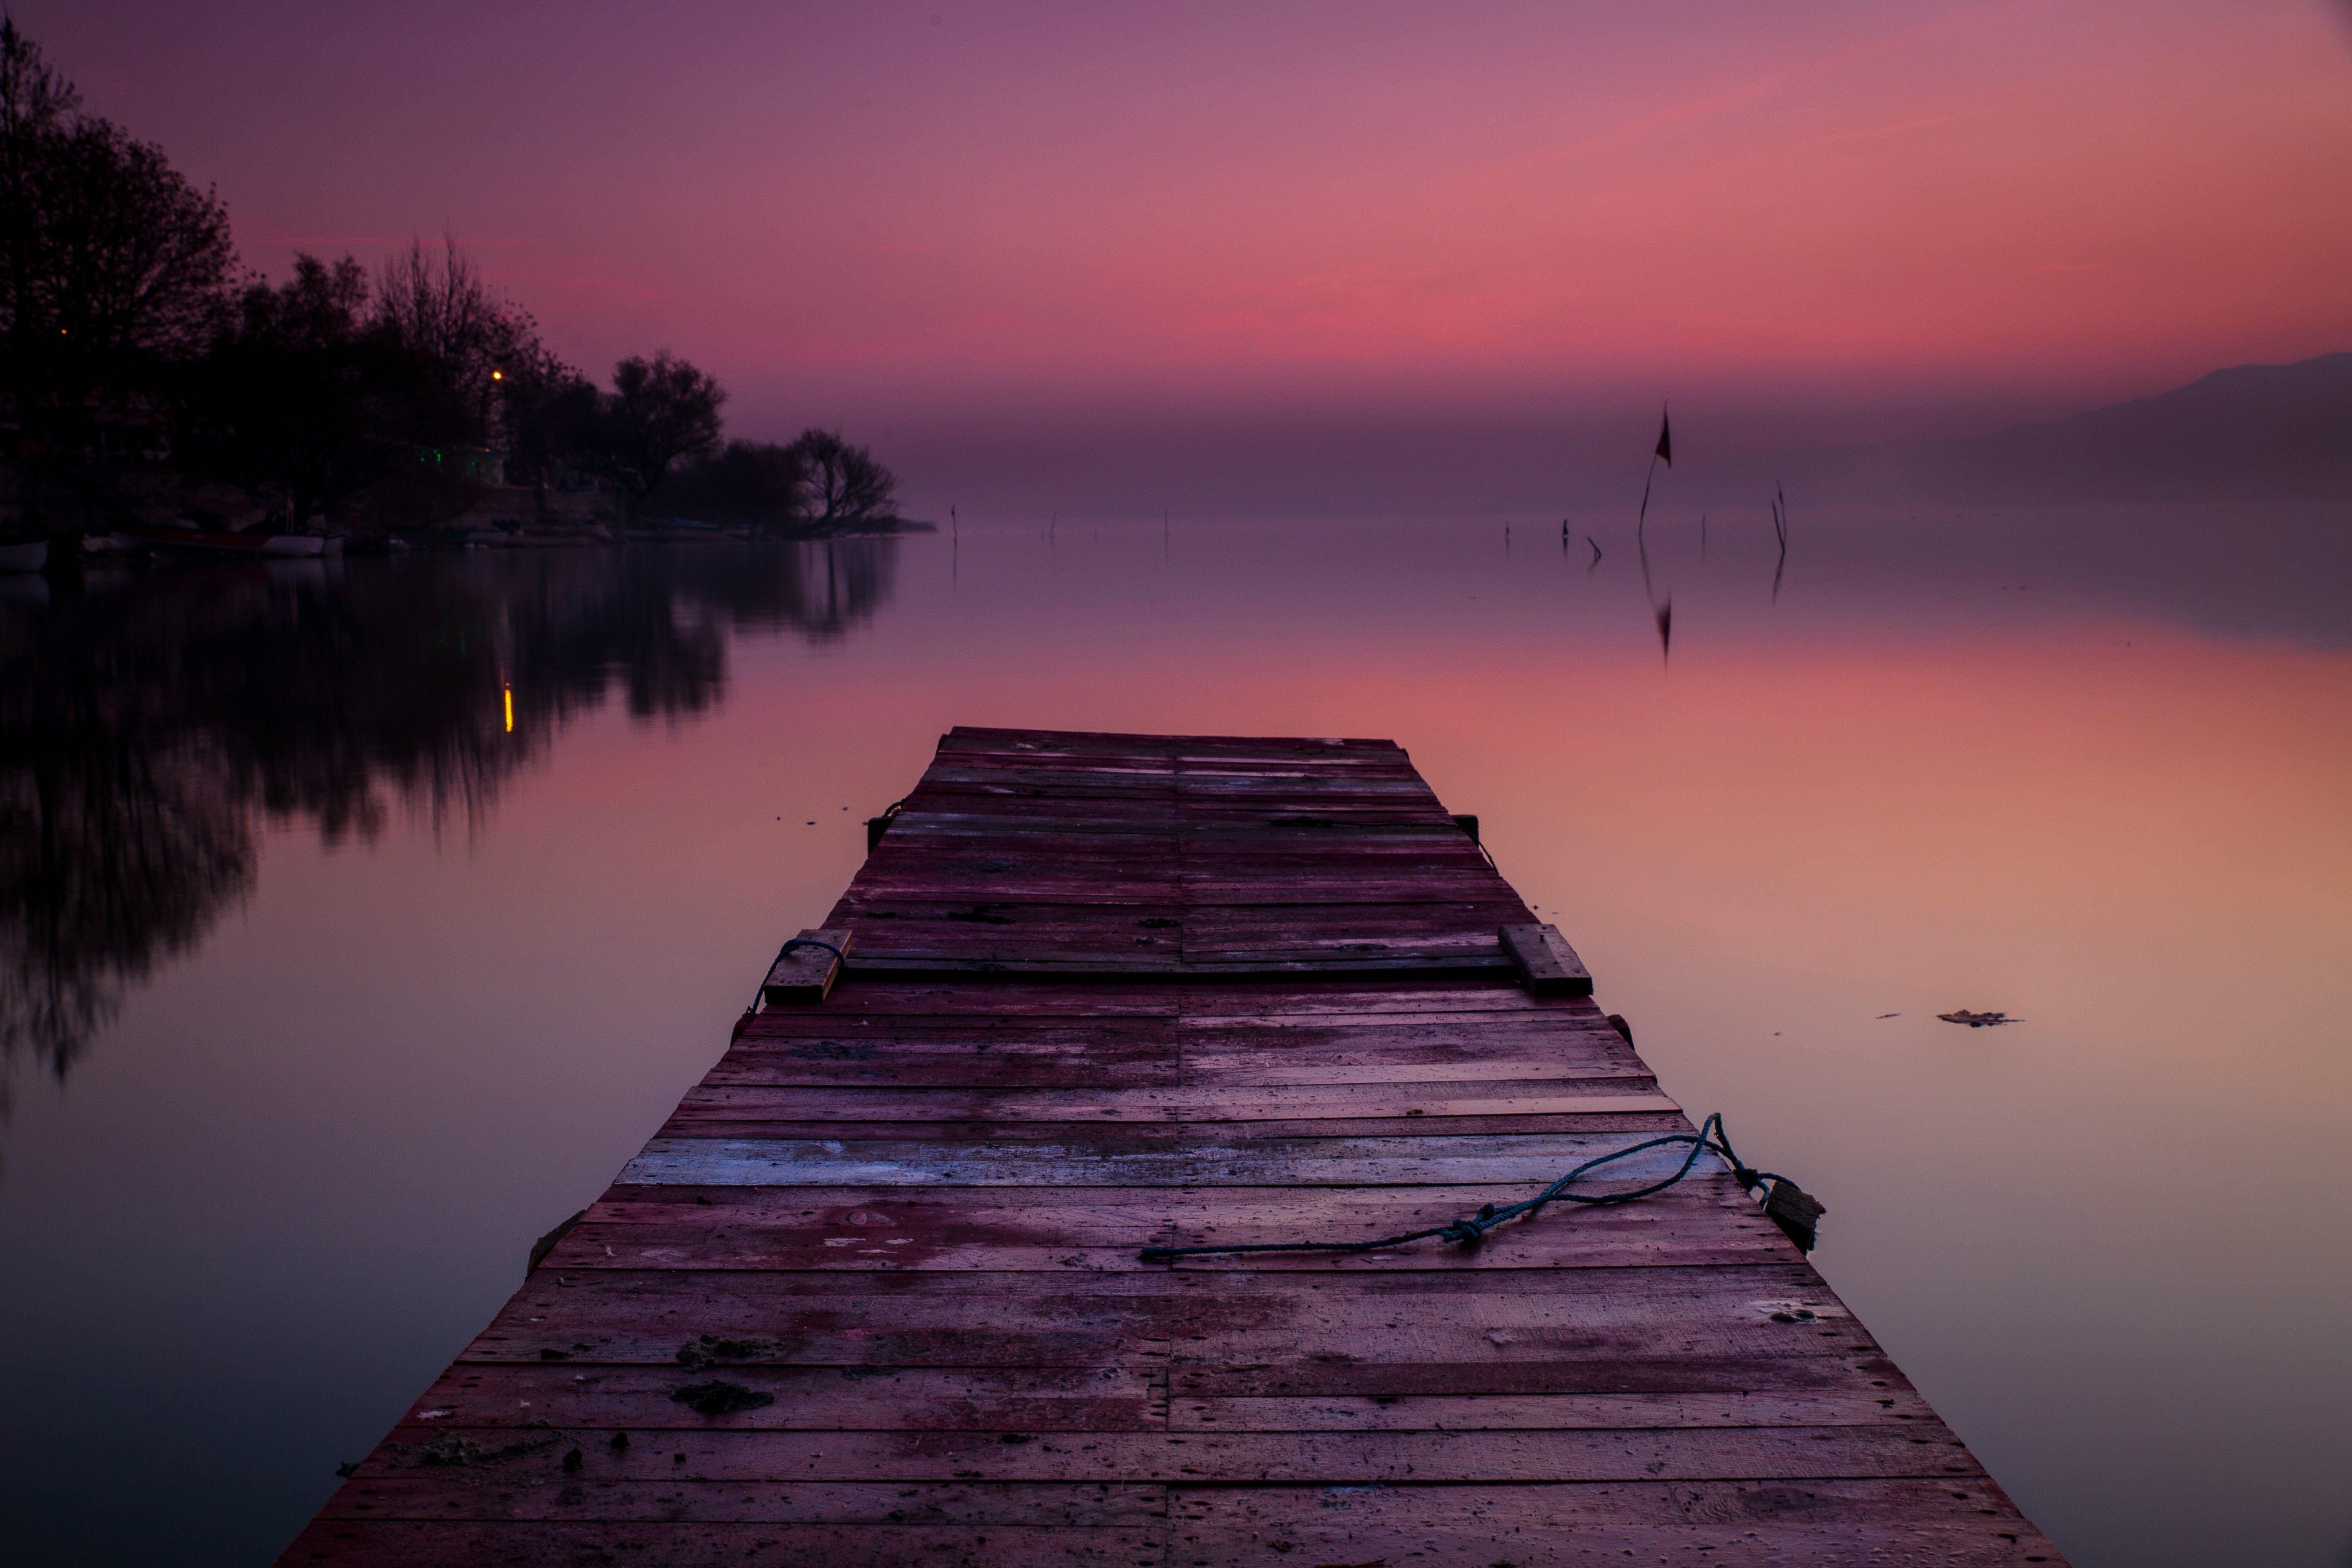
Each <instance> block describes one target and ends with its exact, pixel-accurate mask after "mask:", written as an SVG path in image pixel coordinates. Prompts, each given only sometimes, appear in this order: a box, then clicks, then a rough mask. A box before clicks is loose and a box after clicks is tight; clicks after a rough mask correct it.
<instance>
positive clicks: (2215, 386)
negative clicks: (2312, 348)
mask: <svg viewBox="0 0 2352 1568" xmlns="http://www.w3.org/2000/svg"><path fill="white" fill-rule="evenodd" d="M1892 456H1893V457H1894V459H1895V460H1894V461H1893V463H1892V464H1890V465H1889V466H1888V467H1889V468H1890V469H1891V470H1892V471H1891V473H1890V474H1888V477H1890V478H1893V479H1895V480H1896V481H1897V482H1898V483H1899V484H1900V485H1901V487H1902V488H1903V489H1906V490H1911V491H1914V492H1915V493H1916V492H1917V491H1921V490H1931V491H1933V492H1936V493H1938V494H1942V495H1948V496H1949V497H1950V498H1951V499H1953V500H1971V501H1999V500H2170V499H2179V498H2198V497H2203V496H2209V495H2210V496H2227V497H2230V498H2232V499H2286V498H2313V499H2319V498H2326V497H2329V496H2341V497H2344V498H2346V499H2347V500H2352V353H2331V354H2321V355H2320V356H2318V357H2317V358H2315V359H2306V360H2298V361H2296V362H2294V363H2292V364H2247V365H2238V366H2235V367H2233V368H2231V369H2229V370H2217V371H2215V372H2213V373H2212V374H2210V375H2204V376H2200V377H2199V378H2198V379H2197V380H2195V381H2193V382H2190V383H2189V384H2188V385H2186V386H2182V387H2178V388H2175V389H2174V390H2172V391H2170V392H2161V393H2158V394H2156V395H2154V396H2150V397H2136V398H2134V399H2132V400H2131V401H2130V402H2128V403H2118V404H2116V405H2112V406H2110V407H2106V408H2096V409H2093V410H2091V411H2090V412H2089V413H2086V414H2077V415H2075V416H2073V417H2071V418H2067V419H2060V420H2057V421H2054V422H2053V423H2051V424H2047V425H2022V426H2014V427H2012V428H2011V429H2007V430H2000V431H1995V432H1993V433H1992V434H1990V435H1987V436H1974V437H1965V438H1963V439H1960V440H1955V441H1941V442H1937V443H1935V444H1933V445H1931V446H1926V447H1912V448H1908V449H1906V450H1903V451H1901V452H1898V453H1896V454H1893V455H1892ZM1882 472H1885V470H1882Z"/></svg>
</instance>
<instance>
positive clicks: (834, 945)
mask: <svg viewBox="0 0 2352 1568" xmlns="http://www.w3.org/2000/svg"><path fill="white" fill-rule="evenodd" d="M803 942H805V943H807V944H809V945H807V946H800V945H797V944H799V943H803ZM855 947H856V939H855V938H854V937H853V935H852V934H851V932H850V931H849V930H848V929H847V928H846V927H844V926H824V927H819V928H815V929H812V930H808V931H802V932H801V933H800V934H799V935H798V936H796V937H794V938H793V939H792V941H791V942H786V943H785V944H784V951H783V952H780V953H778V954H777V955H776V962H775V963H774V965H773V966H772V967H771V968H770V969H769V971H768V978H767V979H766V980H765V981H764V982H763V983H762V984H761V987H760V995H761V1000H763V1001H765V1002H767V1003H768V1004H769V1005H771V1006H789V1005H795V1004H806V1003H812V1002H822V1001H824V999H825V997H826V996H827V995H829V994H831V993H832V991H833V987H834V984H835V982H837V981H838V980H839V979H840V978H841V966H842V963H843V961H844V960H845V959H846V958H847V957H848V955H849V953H850V952H851V951H852V950H853V949H854V948H855Z"/></svg>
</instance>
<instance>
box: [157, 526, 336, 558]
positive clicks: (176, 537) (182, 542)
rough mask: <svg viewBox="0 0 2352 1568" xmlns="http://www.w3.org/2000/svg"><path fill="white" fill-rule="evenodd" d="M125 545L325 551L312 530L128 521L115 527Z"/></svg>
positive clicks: (211, 551) (215, 551) (184, 550)
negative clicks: (240, 529) (253, 529)
mask: <svg viewBox="0 0 2352 1568" xmlns="http://www.w3.org/2000/svg"><path fill="white" fill-rule="evenodd" d="M114 537H115V538H116V539H117V540H119V541H121V542H122V543H124V544H126V545H132V544H135V545H140V546H143V547H144V548H146V549H149V550H166V551H170V552H172V553H173V554H175V555H214V556H219V555H233V556H243V557H245V558H247V559H248V560H249V559H251V558H253V557H255V556H295V557H298V558H299V557H302V556H311V555H321V554H324V553H325V552H326V548H327V542H326V540H325V539H323V538H321V537H320V535H318V534H315V533H230V532H226V531H219V530H214V529H204V528H152V527H149V526H147V525H145V524H143V523H127V524H125V525H124V526H122V527H121V528H118V529H116V530H115V531H114Z"/></svg>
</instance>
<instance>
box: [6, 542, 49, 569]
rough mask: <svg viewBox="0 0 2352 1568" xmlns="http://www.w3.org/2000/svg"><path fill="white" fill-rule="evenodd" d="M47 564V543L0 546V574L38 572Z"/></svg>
mask: <svg viewBox="0 0 2352 1568" xmlns="http://www.w3.org/2000/svg"><path fill="white" fill-rule="evenodd" d="M48 563H49V542H48V541H47V540H46V539H36V540H34V541H32V542H30V543H21V544H0V572H38V571H39V570H40V569H41V568H42V567H44V566H46V565H47V564H48Z"/></svg>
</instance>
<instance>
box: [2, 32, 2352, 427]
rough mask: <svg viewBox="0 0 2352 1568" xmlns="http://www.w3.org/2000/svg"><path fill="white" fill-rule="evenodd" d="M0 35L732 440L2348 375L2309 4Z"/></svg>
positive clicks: (237, 180)
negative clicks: (478, 269)
mask: <svg viewBox="0 0 2352 1568" xmlns="http://www.w3.org/2000/svg"><path fill="white" fill-rule="evenodd" d="M17 20H18V22H19V24H20V25H22V26H26V28H27V29H28V30H29V31H31V32H33V33H34V34H35V35H36V36H37V37H40V38H41V39H42V40H43V42H44V47H46V48H47V50H48V52H49V54H50V56H51V58H54V59H55V60H57V61H58V63H59V64H60V65H61V66H62V67H63V68H66V69H67V70H68V72H69V73H70V74H72V75H73V76H75V77H76V79H78V80H79V81H80V83H81V84H82V87H83V89H84V92H85V96H86V99H87V100H88V102H89V106H90V107H91V108H92V109H93V110H96V111H98V112H100V113H104V114H108V115H110V116H112V117H115V118H117V119H120V120H121V121H123V122H124V123H125V124H126V125H128V126H129V127H130V128H131V130H132V131H133V132H136V133H138V134H140V135H142V136H146V137H151V138H152V139H154V140H156V141H158V142H161V143H163V146H164V147H165V148H166V150H167V151H168V152H169V153H171V155H172V156H173V158H174V160H175V161H176V162H178V163H180V165H181V166H182V167H184V168H185V169H186V170H187V171H188V172H189V173H190V174H191V175H192V176H193V177H194V178H195V179H197V180H198V181H199V182H217V184H218V185H219V188H220V191H221V194H222V195H223V196H224V197H225V198H226V200H227V202H228V203H229V205H230V209H231V212H232V214H233V215H234V216H235V218H236V224H237V236H238V240H239V243H240V246H241V247H242V250H243V253H244V255H245V258H246V259H247V262H248V263H250V264H255V265H258V266H261V267H263V268H266V269H268V270H270V271H272V272H273V273H278V272H282V270H283V268H284V267H285V265H286V263H287V261H288V259H289V258H290V256H291V255H292V253H293V252H294V251H295V250H296V249H298V248H300V249H310V250H313V251H320V252H327V253H339V252H341V251H343V250H345V249H349V250H352V251H355V252H357V253H359V254H360V255H361V256H362V258H368V259H372V258H374V257H376V256H379V255H381V254H383V252H384V251H385V250H387V249H388V248H389V247H392V246H394V245H396V244H398V243H401V242H403V241H404V240H405V239H406V238H407V237H409V236H410V235H412V234H418V233H421V234H425V235H433V234H436V233H439V232H441V231H443V230H444V229H445V228H446V229H447V230H449V231H451V232H454V233H455V234H457V236H459V237H461V238H462V239H463V241H464V242H465V243H466V244H467V245H468V246H469V247H472V248H473V249H474V250H475V252H476V253H477V254H478V256H479V257H480V258H482V260H483V262H484V264H485V266H486V268H487V269H488V272H489V273H490V275H491V276H492V277H493V278H494V279H496V280H497V281H498V282H499V284H500V285H502V286H503V287H505V288H507V289H509V290H510V291H511V292H512V293H513V294H514V296H515V297H516V298H517V299H518V300H520V301H521V302H523V303H524V304H526V305H528V306H529V307H530V309H532V310H534V311H535V312H536V313H537V314H538V315H539V317H540V319H541V322H542V324H543V325H544V327H545V329H546V330H547V332H548V335H549V340H550V342H551V343H552V344H553V345H554V346H556V347H557V348H558V349H559V350H560V351H561V352H563V353H566V354H568V355H569V356H571V357H572V358H573V359H574V360H575V361H576V362H577V363H581V364H582V365H583V366H584V367H587V368H589V369H591V370H592V371H595V372H598V373H600V374H601V372H602V371H603V370H604V369H605V368H608V367H609V365H610V363H612V362H613V360H614V359H615V358H617V357H618V356H619V355H620V354H622V353H631V352H643V351H645V350H646V348H648V347H649V346H651V345H654V344H663V345H667V346H670V347H673V348H675V349H676V350H677V352H679V353H682V354H685V355H687V356H688V357H689V358H691V359H693V360H694V361H696V362H697V363H703V364H706V365H708V366H709V368H711V369H712V370H714V371H715V372H716V373H717V374H719V376H720V377H721V378H722V379H723V380H725V381H726V382H727V383H728V384H730V386H732V387H734V388H735V389H736V391H737V400H736V405H735V407H734V409H733V413H734V415H735V416H736V418H737V421H738V423H739V424H741V425H744V426H747V427H749V426H762V427H764V426H773V427H774V428H773V429H772V430H767V429H761V430H754V431H752V432H751V433H770V434H772V433H775V431H781V430H783V429H785V428H786V427H787V426H789V425H790V424H791V423H792V422H793V421H794V420H798V419H802V418H812V417H828V416H834V415H835V414H836V413H837V412H838V411H840V410H843V409H848V410H852V411H855V412H856V413H858V414H861V415H865V416H872V415H874V414H876V413H877V412H878V413H880V414H883V415H887V414H889V413H891V412H894V411H903V410H908V409H925V408H932V409H936V408H940V407H957V406H993V405H995V404H996V402H997V400H1000V399H1003V398H1004V397H1007V396H1011V397H1013V398H1016V399H1026V400H1033V401H1034V402H1036V403H1039V404H1041V405H1055V404H1060V405H1066V406H1087V405H1093V404H1095V403H1097V401H1098V400H1101V399H1104V398H1108V399H1110V400H1113V401H1124V402H1128V403H1133V404H1139V405H1167V404H1170V403H1180V404H1181V403H1187V402H1199V401H1202V400H1214V401H1218V402H1230V401H1233V400H1241V401H1244V402H1256V403H1263V404H1267V405H1322V406H1344V405H1349V403H1351V402H1353V401H1359V400H1362V399H1366V398H1380V399H1395V398H1403V399H1406V400H1408V401H1410V400H1412V399H1413V398H1417V397H1419V398H1426V397H1432V396H1435V397H1457V396H1465V395H1467V396H1473V397H1496V398H1504V397H1508V396H1512V395H1523V394H1525V393H1528V392H1531V391H1542V392H1548V393H1559V392H1563V391H1568V392H1574V391H1576V390H1579V389H1581V390H1582V391H1584V392H1586V393H1590V394H1609V393H1613V392H1615V391H1616V390H1618V389H1620V388H1624V389H1641V390H1642V391H1643V394H1644V395H1645V396H1646V392H1647V389H1648V387H1649V386H1650V385H1652V384H1653V383H1654V382H1655V381H1656V380H1658V379H1660V378H1662V377H1669V378H1673V379H1675V381H1676V382H1677V383H1678V384H1680V385H1683V386H1685V387H1687V386H1692V385H1705V386H1710V387H1715V388H1718V389H1722V390H1724V391H1726V392H1728V393H1738V394H1739V395H1747V396H1753V397H1762V396H1767V395H1785V394H1787V393H1789V392H1790V391H1791V390H1792V389H1793V390H1797V391H1801V392H1802V393H1804V394H1806V395H1813V396H1817V397H1820V398H1823V399H1825V400H1827V401H1830V402H1837V401H1840V400H1845V401H1849V402H1851V401H1855V400H1864V399H1868V398H1871V397H1874V396H1878V395H1885V394H1890V393H1891V394H1895V395H1903V396H1909V397H1915V398H1919V399H1923V400H1927V401H1934V400H1936V399H1937V398H1942V399H1943V400H1945V401H1947V402H1949V401H1951V400H1953V399H1956V398H1957V399H1966V398H1969V397H1978V398H1991V399H1994V400H1999V399H2002V398H2007V399H2010V400H2012V401H2015V402H2018V403H2020V404H2021V405H2031V404H2033V403H2035V402H2036V400H2037V399H2038V400H2042V401H2043V402H2048V403H2050V404H2052V405H2055V406H2071V405H2084V404H2086V403H2088V402H2095V401H2102V400H2110V399H2112V398H2114V397H2118V396H2126V395H2135V394H2137V393H2142V392H2149V391H2155V390H2158V389H2161V388H2162V387H2165V386H2169V385H2173V384H2179V383H2180V382H2183V381H2186V380H2189V379H2191V378H2193V377H2194V376H2195V375H2197V374H2202V373H2203V372H2205V371H2207V370H2210V369H2213V368H2216V367H2218V366H2221V365H2226V364H2235V363H2247V362H2258V361H2264V362H2266V361H2286V360H2293V359H2297V358H2301V357H2305V356H2308V355H2312V354H2316V353H2326V352H2330V351H2333V350H2336V349H2341V348H2344V347H2347V345H2352V295H2347V292H2346V290H2345V289H2344V288H2343V286H2342V279H2344V278H2345V277H2346V276H2347V275H2352V202H2347V201H2345V200H2344V199H2342V195H2343V193H2344V192H2345V191H2347V190H2352V90H2347V88H2352V24H2347V16H2346V15H2345V13H2344V12H2343V11H2342V9H2341V8H2340V7H2339V8H2336V9H2334V10H2331V9H2329V8H2327V7H2326V6H2324V5H2321V4H2319V3H2318V0H2263V3H2262V4H2253V5H2242V6H2231V7H2218V6H2213V5H2200V4H2192V3H2186V0H2170V3H2164V4H2150V5H2121V4H2096V5H2074V6H2066V7H2051V6H2035V5H2021V4H1993V5H1904V6H1885V5H1859V4H1837V5H1814V6H1809V7H1803V8H1797V9H1778V8H1776V9H1773V10H1770V11H1765V10H1760V9H1758V8H1755V7H1749V6H1740V5H1690V6H1682V7H1675V8H1673V9H1671V10H1656V9H1643V10H1640V11H1638V12H1633V13H1628V12H1625V11H1623V10H1622V9H1621V8H1617V7H1606V6H1600V5H1579V6H1550V5H1498V6H1487V7H1481V8H1478V9H1476V10H1472V11H1461V10H1454V9H1450V8H1449V9H1439V8H1434V7H1405V6H1395V5H1382V6H1344V7H1342V6H1336V5H1297V6H1287V7H1282V8H1279V9H1272V10H1269V9H1267V8H1263V7H1197V6H1196V7H1186V8H1183V9H1181V10H1179V9H1173V8H1167V9H1142V8H1134V9H1120V10H1116V11H1113V10H1108V9H1103V8H1097V7H1090V6H1083V5H1024V6H1019V7H1013V8H973V7H966V6H957V5H949V4H945V3H943V0H933V3H928V4H918V5H877V6H858V7H849V6H833V5H803V6H789V7H768V6H751V5H695V6H687V7H677V8H666V9H664V10H663V11H661V12H659V13H658V14H656V13H651V12H642V11H637V10H634V9H627V8H623V7H619V6H616V5H566V6H556V5H536V6H519V7H499V8H496V9H484V8H480V7H457V6H423V7H402V8H399V9H398V10H397V11H383V12H364V11H359V10H353V9H347V8H338V9H333V10H324V11H310V10H305V11H302V12H299V13H289V14H285V15H277V14H272V13H270V12H268V11H264V10H262V9H259V8H253V9H247V10H243V11H232V12H222V11H217V10H206V11H205V12H202V13H197V12H189V11H184V10H183V9H181V8H178V7H162V6H155V5H132V4H128V3H119V4H95V5H93V4H80V5H58V4H49V3H46V0H45V3H39V4H35V5H28V6H26V7H23V8H21V9H20V10H19V12H18V15H17ZM134 23H135V26H134V25H131V24H134Z"/></svg>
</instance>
